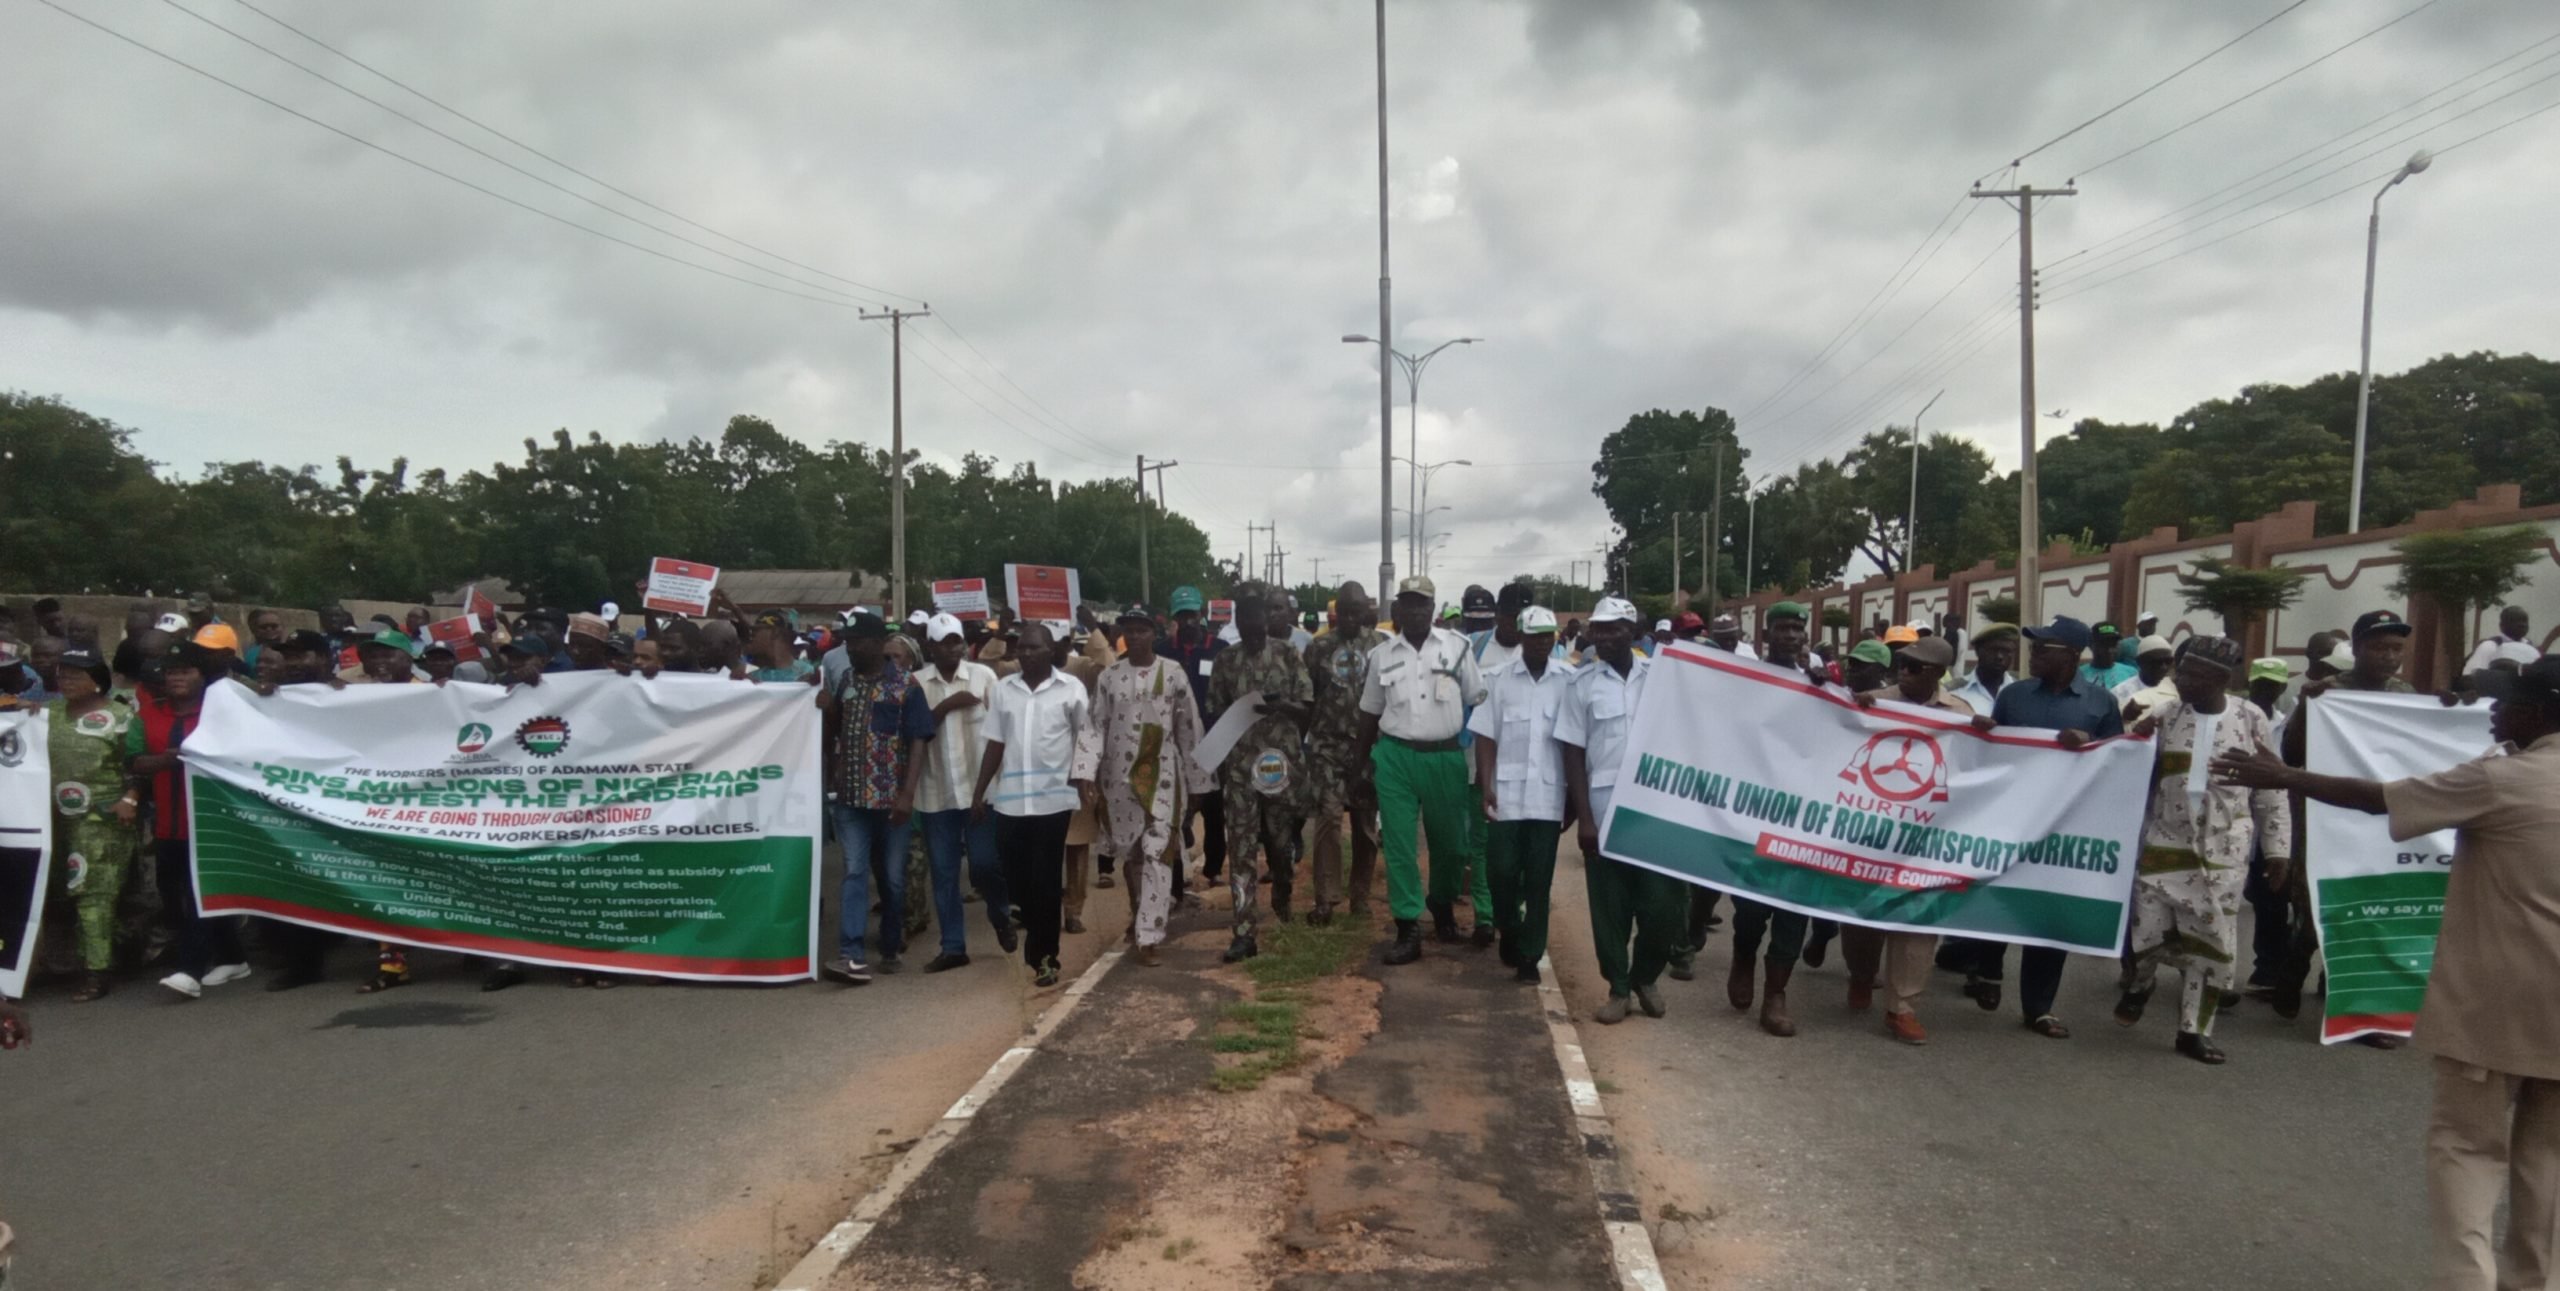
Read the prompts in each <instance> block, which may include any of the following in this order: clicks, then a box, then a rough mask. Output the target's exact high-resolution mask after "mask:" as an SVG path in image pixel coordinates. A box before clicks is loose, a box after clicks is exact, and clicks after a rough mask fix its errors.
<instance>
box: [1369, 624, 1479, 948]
mask: <svg viewBox="0 0 2560 1291" xmlns="http://www.w3.org/2000/svg"><path fill="white" fill-rule="evenodd" d="M1437 595H1438V593H1437V592H1436V591H1435V590H1434V589H1433V587H1432V585H1431V580H1430V579H1429V578H1426V577H1423V576H1421V575H1418V574H1417V575H1415V576H1413V577H1410V578H1407V579H1405V580H1403V581H1402V582H1400V583H1398V584H1397V585H1396V599H1398V600H1402V599H1404V598H1405V597H1408V596H1419V597H1422V598H1424V599H1426V600H1429V599H1432V598H1435V597H1436V596H1437ZM1484 696H1485V686H1484V677H1483V675H1482V674H1481V673H1480V672H1478V671H1477V669H1476V660H1475V654H1474V652H1473V651H1471V650H1469V649H1468V647H1467V639H1466V638H1465V637H1462V636H1460V635H1458V634H1457V633H1455V632H1452V631H1450V630H1449V629H1447V628H1441V627H1434V628H1432V629H1430V632H1429V635H1427V636H1425V637H1424V638H1423V639H1422V644H1421V645H1420V646H1416V645H1415V644H1414V643H1413V642H1411V641H1409V640H1407V639H1405V636H1404V634H1403V633H1402V632H1394V633H1389V634H1388V636H1387V639H1386V641H1385V642H1384V643H1383V644H1381V645H1379V646H1378V647H1377V648H1376V649H1374V650H1372V651H1370V652H1369V675H1368V676H1367V677H1366V678H1365V679H1363V681H1362V684H1361V690H1360V711H1361V712H1363V713H1367V714H1370V715H1371V716H1374V717H1376V718H1377V719H1378V739H1377V742H1376V743H1375V744H1373V745H1371V746H1370V749H1369V766H1370V769H1371V771H1372V773H1373V774H1374V775H1375V777H1376V779H1377V788H1378V823H1379V842H1380V848H1381V850H1382V851H1384V852H1385V853H1386V861H1387V911H1388V913H1389V914H1391V915H1393V916H1394V917H1395V920H1396V924H1397V925H1398V931H1399V932H1400V933H1401V932H1405V931H1408V930H1407V928H1406V925H1410V924H1413V923H1415V922H1417V921H1419V920H1420V919H1421V918H1422V912H1423V910H1424V903H1423V895H1422V868H1421V859H1420V857H1419V856H1418V855H1416V848H1415V844H1416V842H1417V839H1416V837H1415V829H1416V822H1417V820H1419V823H1420V828H1421V830H1422V832H1424V833H1426V834H1428V835H1429V838H1430V843H1431V900H1430V908H1431V910H1432V912H1433V914H1434V916H1435V917H1436V918H1438V919H1439V920H1441V921H1442V922H1443V924H1444V927H1445V926H1449V921H1451V920H1452V919H1453V918H1454V916H1452V915H1450V913H1449V911H1450V908H1451V905H1452V903H1453V902H1454V901H1455V899H1456V897H1457V895H1458V891H1459V889H1460V887H1461V886H1462V884H1463V883H1464V881H1465V879H1466V874H1467V867H1468V861H1469V860H1470V859H1471V858H1470V856H1469V851H1468V849H1469V835H1470V830H1469V827H1468V820H1469V817H1470V815H1471V814H1472V813H1474V812H1475V811H1476V810H1477V806H1476V795H1475V791H1474V788H1473V786H1471V785H1469V784H1468V783H1467V759H1466V754H1465V753H1464V752H1462V751H1461V750H1460V749H1459V747H1458V732H1459V730H1460V729H1461V727H1462V726H1463V724H1464V722H1465V718H1466V707H1467V705H1468V704H1470V703H1477V702H1481V701H1482V700H1483V699H1484Z"/></svg>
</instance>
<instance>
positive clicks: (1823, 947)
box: [1804, 937, 1831, 968]
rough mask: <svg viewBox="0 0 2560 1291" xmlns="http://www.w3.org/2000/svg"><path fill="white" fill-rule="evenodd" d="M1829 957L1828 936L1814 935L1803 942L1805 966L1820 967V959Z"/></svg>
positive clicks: (1829, 945)
mask: <svg viewBox="0 0 2560 1291" xmlns="http://www.w3.org/2000/svg"><path fill="white" fill-rule="evenodd" d="M1830 957H1831V939H1830V938H1829V937H1814V938H1811V939H1808V940H1807V941H1806V942H1805V943H1804V964H1805V967H1807V968H1820V967H1822V961H1824V960H1826V959H1829V958H1830Z"/></svg>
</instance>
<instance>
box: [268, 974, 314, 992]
mask: <svg viewBox="0 0 2560 1291" xmlns="http://www.w3.org/2000/svg"><path fill="white" fill-rule="evenodd" d="M319 981H320V970H319V969H316V968H288V969H286V970H284V971H283V972H281V973H278V974H276V975H275V976H273V977H270V978H268V979H267V989H268V990H270V991H290V990H296V989H299V988H301V987H305V986H313V985H317V984H318V983H319Z"/></svg>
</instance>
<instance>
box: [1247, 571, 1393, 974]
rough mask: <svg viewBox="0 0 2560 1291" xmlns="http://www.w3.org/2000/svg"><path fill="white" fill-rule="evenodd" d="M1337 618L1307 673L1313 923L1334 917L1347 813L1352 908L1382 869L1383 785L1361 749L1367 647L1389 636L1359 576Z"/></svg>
mask: <svg viewBox="0 0 2560 1291" xmlns="http://www.w3.org/2000/svg"><path fill="white" fill-rule="evenodd" d="M1333 617H1334V624H1333V631H1331V632H1328V633H1326V634H1325V635H1323V636H1320V637H1318V638H1316V639H1315V642H1314V643H1313V644H1311V645H1309V646H1308V647H1307V677H1308V680H1309V681H1310V682H1311V683H1312V684H1313V685H1314V687H1315V715H1314V717H1313V719H1312V720H1311V721H1310V722H1309V724H1308V731H1307V779H1308V781H1309V784H1308V795H1307V798H1308V801H1309V802H1312V803H1313V804H1314V805H1315V814H1314V820H1315V827H1316V857H1315V872H1316V873H1315V883H1316V908H1315V913H1313V914H1310V915H1308V916H1307V922H1309V923H1312V924H1327V923H1331V922H1333V906H1334V899H1335V888H1336V886H1337V884H1339V883H1340V881H1341V878H1342V824H1343V817H1344V816H1345V815H1348V816H1349V817H1350V819H1351V884H1350V907H1351V913H1353V914H1355V915H1356V914H1365V913H1367V912H1368V909H1369V889H1370V888H1371V887H1372V886H1373V885H1374V884H1375V883H1376V881H1377V876H1378V789H1377V784H1376V782H1375V781H1373V780H1372V779H1370V775H1369V760H1368V759H1367V758H1364V757H1362V756H1360V687H1361V685H1362V684H1363V683H1364V682H1366V681H1367V680H1368V675H1369V652H1370V651H1371V650H1374V649H1376V648H1377V647H1378V646H1379V645H1380V644H1381V643H1383V642H1384V641H1385V640H1386V639H1387V638H1386V634H1384V633H1382V632H1380V631H1378V611H1377V607H1376V606H1374V605H1372V604H1370V602H1369V592H1368V589H1366V588H1364V587H1362V586H1361V585H1360V584H1358V583H1356V582H1352V583H1344V584H1343V585H1342V587H1341V589H1340V590H1339V591H1337V592H1335V593H1334V599H1333ZM1213 675H1214V674H1213Z"/></svg>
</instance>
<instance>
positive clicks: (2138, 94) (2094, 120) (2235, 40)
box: [1995, 0, 2435, 169]
mask: <svg viewBox="0 0 2560 1291" xmlns="http://www.w3.org/2000/svg"><path fill="white" fill-rule="evenodd" d="M2434 2H2435V0H2428V3H2429V4H2432V3H2434ZM2308 3H2310V0H2293V3H2292V4H2289V5H2286V6H2285V7H2284V8H2282V9H2278V10H2276V11H2275V12H2274V13H2272V14H2269V15H2267V16H2266V17H2265V18H2262V19H2260V20H2259V21H2258V24H2257V25H2256V26H2254V27H2251V28H2249V29H2248V30H2247V31H2244V32H2241V33H2240V34H2239V35H2237V36H2234V37H2232V38H2231V39H2229V40H2226V41H2224V42H2222V43H2221V44H2219V45H2216V46H2214V47H2213V48H2211V49H2208V50H2206V51H2205V52H2204V53H2203V55H2202V56H2200V57H2198V58H2196V59H2195V60H2194V61H2193V62H2190V63H2188V64H2186V65H2185V66H2183V67H2180V68H2179V69H2178V70H2176V71H2174V72H2171V73H2169V74H2168V75H2167V76H2163V77H2161V78H2160V79H2159V80H2156V81H2153V82H2152V83H2150V84H2149V85H2146V86H2143V87H2142V88H2141V89H2139V90H2136V91H2134V92H2133V95H2132V96H2131V97H2129V98H2126V99H2124V100H2122V101H2120V102H2118V103H2117V104H2116V105H2115V106H2113V107H2110V108H2108V109H2107V110H2106V111H2104V112H2100V113H2099V114H2098V115H2096V116H2094V117H2091V118H2089V119H2088V120H2086V121H2083V122H2081V123H2080V124H2078V125H2076V126H2073V127H2071V128H2070V129H2068V130H2065V131H2063V132H2062V133H2060V134H2058V135H2055V136H2054V137H2052V138H2050V139H2047V140H2045V141H2044V142H2043V143H2040V144H2037V145H2036V146H2035V147H2033V148H2029V149H2027V150H2026V151H2025V152H2022V153H2019V154H2018V156H2017V160H2015V161H2012V162H2010V163H2009V164H2010V165H2011V166H2012V167H2014V166H2016V165H2017V164H2018V163H2019V162H2023V161H2025V160H2026V159H2027V158H2029V157H2032V156H2035V155H2036V154H2037V153H2040V152H2043V151H2044V150H2045V149H2047V148H2050V147H2052V146H2054V145H2055V144H2058V143H2060V142H2062V141H2063V140H2065V139H2068V138H2070V137H2071V136H2073V135H2076V134H2078V133H2080V132H2081V131H2083V130H2086V129H2088V128H2089V127H2091V126H2093V125H2096V124H2098V123H2099V122H2101V121H2104V120H2106V119H2107V118H2108V117H2111V116H2114V115H2115V114H2116V113H2118V112H2121V111H2123V110H2124V109H2126V108H2129V107H2132V106H2133V105H2134V104H2135V103H2137V102H2139V101H2141V99H2142V98H2143V97H2144V96H2146V95H2148V94H2150V93H2151V92H2152V91H2153V90H2156V89H2159V88H2160V87H2161V86H2163V85H2167V84H2168V83H2169V82H2171V81H2174V80H2176V79H2178V78H2179V77H2181V76H2184V75H2186V74H2187V73H2189V72H2192V71H2194V70H2195V69H2197V68H2198V67H2201V66H2203V65H2204V64H2205V62H2206V61H2207V60H2209V59H2211V58H2213V57H2214V56H2215V55H2217V54H2220V53H2221V52H2222V51H2224V50H2226V49H2229V48H2231V47H2232V46H2234V45H2237V44H2239V43H2240V42H2241V41H2244V40H2247V39H2248V38H2250V37H2251V36H2254V35H2257V34H2258V33H2259V32H2261V31H2264V30H2266V29H2267V27H2268V26H2270V25H2272V24H2273V23H2274V22H2275V21H2276V19H2278V18H2282V17H2284V16H2285V15H2286V14H2289V13H2292V12H2293V11H2294V10H2296V9H2299V8H2301V7H2302V6H2303V5H2305V4H2308ZM1995 169H1996V168H1995Z"/></svg>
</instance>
